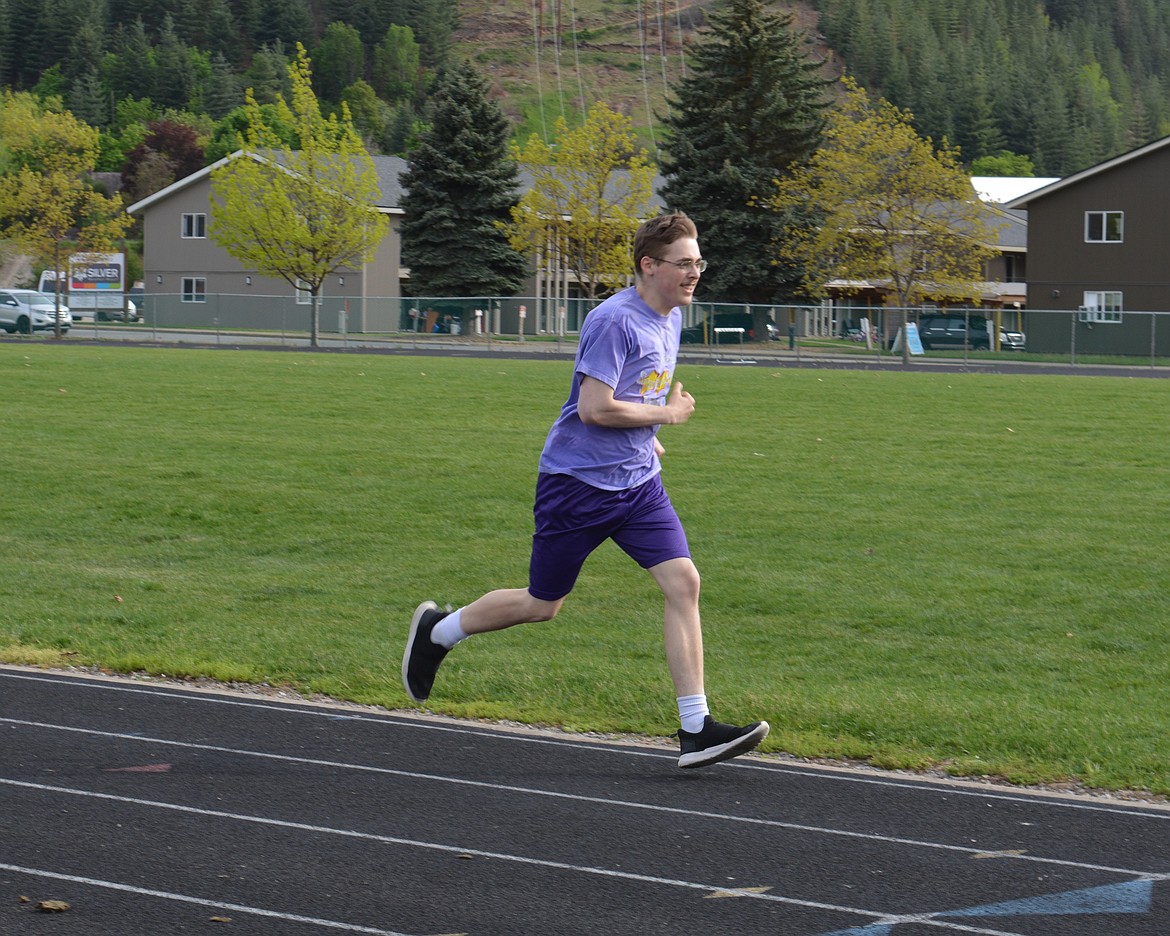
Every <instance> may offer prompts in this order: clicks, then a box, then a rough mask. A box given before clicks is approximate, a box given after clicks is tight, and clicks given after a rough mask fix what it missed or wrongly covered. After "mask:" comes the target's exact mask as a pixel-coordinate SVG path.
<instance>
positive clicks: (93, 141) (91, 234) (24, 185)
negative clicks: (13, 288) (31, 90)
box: [0, 90, 131, 337]
mask: <svg viewBox="0 0 1170 936" xmlns="http://www.w3.org/2000/svg"><path fill="white" fill-rule="evenodd" d="M98 139H99V133H98V131H97V130H96V129H94V128H93V127H89V126H87V125H86V124H84V123H82V122H81V121H80V120H78V119H77V118H76V117H74V116H73V115H72V114H71V113H69V111H67V110H63V109H61V108H60V105H59V103H58V102H54V101H47V102H44V103H42V102H41V101H39V100H37V99H36V98H35V97H34V96H33V95H31V94H28V93H27V92H19V93H15V94H14V93H13V92H11V91H8V90H5V91H4V92H3V96H2V97H0V140H2V141H3V144H2V146H3V148H2V150H0V171H2V173H3V174H0V230H3V231H4V232H5V235H6V236H7V237H8V238H9V239H10V240H12V241H13V242H14V243H16V244H17V245H19V246H20V247H21V248H22V249H23V250H25V251H26V252H28V253H31V254H33V255H34V256H35V257H36V258H37V259H38V260H39V261H41V262H42V263H44V264H45V265H46V266H48V265H49V264H52V269H54V270H60V269H62V266H61V261H62V254H63V252H64V251H65V248H66V246H67V242H68V244H74V245H76V246H77V247H79V248H80V249H82V250H86V251H103V250H108V249H110V247H111V246H112V245H113V244H114V243H115V242H116V241H117V240H118V239H119V238H120V237H122V236H123V235H124V234H125V233H126V230H127V229H128V228H129V226H130V223H131V218H130V216H129V215H127V214H126V213H125V212H124V211H123V210H122V198H121V196H114V197H112V198H111V197H109V196H106V195H103V194H101V193H100V192H98V191H96V190H95V189H94V188H93V187H92V186H91V185H90V184H89V182H88V176H89V174H90V173H92V172H93V170H94V166H95V164H96V163H97V158H98ZM58 301H60V294H59V293H58ZM55 331H56V334H57V336H58V337H60V335H61V325H60V322H58V323H57V325H56V328H55Z"/></svg>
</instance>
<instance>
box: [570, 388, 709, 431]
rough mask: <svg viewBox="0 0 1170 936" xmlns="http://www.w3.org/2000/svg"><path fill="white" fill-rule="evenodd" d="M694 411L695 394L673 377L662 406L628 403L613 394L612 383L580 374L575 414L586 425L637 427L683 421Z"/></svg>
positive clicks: (622, 427) (617, 427) (618, 427)
mask: <svg viewBox="0 0 1170 936" xmlns="http://www.w3.org/2000/svg"><path fill="white" fill-rule="evenodd" d="M694 411H695V398H694V397H693V396H691V395H690V394H689V393H687V392H686V391H685V390H684V389H683V385H682V383H681V382H679V381H676V382H675V384H674V386H673V387H672V388H671V390H670V396H669V397H667V399H666V405H665V406H657V405H655V404H653V403H629V402H626V401H625V400H615V399H614V398H613V387H611V386H609V385H608V384H606V383H603V382H602V381H600V380H598V379H597V378H595V377H582V378H581V389H580V392H579V393H578V396H577V415H578V416H580V417H581V422H583V423H585V424H586V425H587V426H605V427H607V428H609V429H638V428H641V427H643V426H662V425H673V424H675V423H684V422H686V421H687V420H688V419H690V418H691V413H693V412H694Z"/></svg>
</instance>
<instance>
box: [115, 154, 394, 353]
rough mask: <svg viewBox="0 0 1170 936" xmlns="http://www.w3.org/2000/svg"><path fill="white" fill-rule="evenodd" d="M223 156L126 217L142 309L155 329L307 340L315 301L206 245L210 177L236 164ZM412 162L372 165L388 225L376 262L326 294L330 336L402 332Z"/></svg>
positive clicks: (383, 160)
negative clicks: (239, 329)
mask: <svg viewBox="0 0 1170 936" xmlns="http://www.w3.org/2000/svg"><path fill="white" fill-rule="evenodd" d="M240 155H241V153H240V152H236V153H233V154H231V155H230V156H225V157H224V158H223V159H221V160H220V161H219V162H217V163H214V164H213V165H211V166H206V167H204V168H203V169H200V170H199V171H198V172H195V173H192V174H191V175H189V176H187V177H186V178H183V179H179V180H178V181H177V182H174V183H172V184H171V185H168V186H167V187H166V188H163V189H160V190H159V191H157V192H155V193H154V194H153V195H150V196H148V197H146V198H144V199H142V200H141V201H139V202H136V203H135V204H133V205H131V206H130V207H129V208H127V211H129V212H130V214H133V215H140V216H141V217H142V221H143V244H144V245H145V257H144V275H143V285H144V293H145V294H144V302H145V306H146V308H145V310H144V311H145V312H146V316H147V320H148V321H151V322H155V323H157V324H159V325H170V324H174V325H182V326H200V325H201V326H204V327H213V326H222V327H231V326H232V325H233V324H239V323H238V322H237V321H236V320H237V319H239V322H247V324H248V325H249V326H250V327H257V328H272V329H280V328H287V329H289V330H296V331H305V330H307V329H308V327H309V317H310V310H311V306H310V298H309V295H308V293H307V292H306V291H303V290H297V289H295V288H294V287H293V285H292V284H290V283H287V282H285V281H284V280H283V279H280V278H272V277H266V276H262V275H260V274H259V273H257V272H256V271H255V270H250V269H248V268H247V267H245V266H244V265H243V264H242V263H241V262H240V261H239V260H236V259H235V258H234V257H232V256H231V255H230V254H229V253H228V252H227V251H226V250H224V249H223V248H222V247H220V246H219V245H218V244H217V243H216V242H215V241H214V240H212V239H211V238H210V237H209V234H210V225H211V216H210V207H211V173H212V171H213V170H215V169H216V168H218V167H219V166H221V165H223V164H224V163H226V162H228V161H229V160H232V159H236V158H239V157H240ZM405 168H406V162H405V160H403V159H400V158H399V157H397V156H378V157H375V158H374V169H375V171H376V172H377V175H378V187H379V198H378V203H377V205H375V208H376V209H377V210H378V211H380V212H382V213H383V214H385V215H387V216H388V217H389V221H390V229H389V233H388V234H387V235H386V237H385V238H384V239H383V241H382V243H381V245H380V246H379V247H378V251H377V254H376V255H375V256H374V259H373V260H371V261H370V262H369V263H367V264H365V265H364V266H363V267H362V268H361V269H357V270H340V271H338V273H337V275H336V276H335V277H330V278H329V279H328V280H327V281H326V283H325V285H324V287H323V289H322V303H321V322H322V328H324V329H325V330H328V331H334V330H341V331H346V330H348V331H353V332H366V331H392V330H395V329H397V328H399V327H400V324H401V316H402V308H401V306H402V302H401V301H400V299H401V296H402V280H403V278H404V276H408V275H409V273H408V272H406V271H403V270H402V268H401V263H400V257H401V246H402V240H401V234H400V229H401V225H402V209H401V208H400V207H399V205H400V203H401V201H402V189H401V186H400V185H399V177H400V175H401V174H402V172H403V171H404V170H405Z"/></svg>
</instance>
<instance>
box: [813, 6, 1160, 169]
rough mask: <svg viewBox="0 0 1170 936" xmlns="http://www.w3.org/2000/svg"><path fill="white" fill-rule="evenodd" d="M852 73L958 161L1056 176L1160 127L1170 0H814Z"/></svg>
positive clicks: (1137, 141) (1157, 132)
mask: <svg viewBox="0 0 1170 936" xmlns="http://www.w3.org/2000/svg"><path fill="white" fill-rule="evenodd" d="M817 7H818V9H819V11H820V13H821V18H820V28H821V30H822V32H823V34H824V36H825V39H826V41H827V42H828V44H829V46H830V47H832V48H833V49H834V51H835V52H836V53H837V55H838V56H839V58H840V61H841V62H842V63H843V65H844V66H845V68H846V70H847V71H849V72H850V73H851V74H852V75H853V76H854V77H855V78H857V80H858V81H859V82H860V83H861V84H862V85H864V86H865V87H867V88H869V89H870V90H871V91H876V92H878V93H880V94H881V95H882V96H884V97H885V98H886V99H887V100H889V101H891V102H893V103H894V104H897V105H898V106H899V107H902V108H905V109H908V110H910V111H911V112H913V114H914V117H915V124H916V127H917V129H918V131H919V132H920V133H923V134H924V135H928V136H930V137H932V138H933V139H936V140H938V139H941V138H943V137H946V138H947V139H948V140H949V141H950V142H951V143H952V144H955V145H957V146H959V147H960V150H961V152H962V156H963V158H964V160H966V161H968V162H969V161H970V160H972V159H974V158H976V157H980V156H993V155H995V154H996V153H998V152H1001V151H1006V152H1010V153H1016V154H1022V155H1026V156H1028V157H1029V158H1030V159H1031V161H1032V164H1033V166H1034V168H1035V171H1036V174H1037V175H1041V176H1063V175H1067V174H1069V173H1072V172H1075V171H1077V170H1079V169H1083V168H1086V167H1087V166H1091V165H1095V164H1096V163H1098V162H1101V161H1102V160H1105V159H1108V158H1110V157H1112V156H1115V155H1117V154H1118V153H1121V152H1124V151H1126V150H1128V149H1131V148H1133V147H1135V146H1140V145H1141V144H1143V143H1147V142H1150V141H1151V140H1154V139H1158V138H1159V137H1162V136H1165V135H1166V134H1168V133H1170V0H1044V2H1039V0H818V2H817Z"/></svg>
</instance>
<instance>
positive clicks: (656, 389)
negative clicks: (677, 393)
mask: <svg viewBox="0 0 1170 936" xmlns="http://www.w3.org/2000/svg"><path fill="white" fill-rule="evenodd" d="M669 389H670V371H650V372H648V373H646V374H643V375H642V399H643V400H645V401H646V402H647V403H659V402H665V401H664V400H663V399H662V398H663V397H664V396H665V394H666V391H667V390H669Z"/></svg>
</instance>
